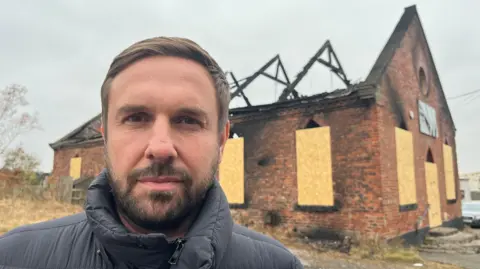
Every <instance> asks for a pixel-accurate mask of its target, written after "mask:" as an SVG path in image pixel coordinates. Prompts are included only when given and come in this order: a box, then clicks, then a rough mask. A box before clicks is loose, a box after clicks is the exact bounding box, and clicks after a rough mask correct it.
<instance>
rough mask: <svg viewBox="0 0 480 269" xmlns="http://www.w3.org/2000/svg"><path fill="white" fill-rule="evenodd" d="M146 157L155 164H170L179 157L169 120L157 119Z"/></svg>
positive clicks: (153, 126)
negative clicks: (169, 162)
mask: <svg viewBox="0 0 480 269" xmlns="http://www.w3.org/2000/svg"><path fill="white" fill-rule="evenodd" d="M151 128H152V129H151V135H150V137H149V141H148V146H147V149H146V150H145V157H146V158H147V159H149V160H152V161H155V162H168V161H171V160H172V159H174V158H176V157H177V151H176V149H175V145H174V143H173V142H174V141H173V139H172V137H171V129H170V128H171V126H170V124H169V121H168V120H167V119H157V120H155V122H154V124H153V125H152V126H151Z"/></svg>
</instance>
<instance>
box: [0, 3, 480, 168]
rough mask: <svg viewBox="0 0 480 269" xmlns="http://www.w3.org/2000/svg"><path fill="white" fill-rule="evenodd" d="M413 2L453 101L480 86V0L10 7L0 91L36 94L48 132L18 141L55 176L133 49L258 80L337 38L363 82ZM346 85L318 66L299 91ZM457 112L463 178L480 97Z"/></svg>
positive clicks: (257, 99) (1, 34) (264, 82)
mask: <svg viewBox="0 0 480 269" xmlns="http://www.w3.org/2000/svg"><path fill="white" fill-rule="evenodd" d="M122 3H124V4H122ZM134 3H135V4H134ZM412 4H417V9H418V11H419V14H420V18H421V20H422V23H423V26H424V28H425V32H426V34H427V38H428V41H429V43H430V47H431V50H432V51H433V57H434V60H435V63H436V66H437V68H438V72H439V74H440V79H441V81H442V84H443V88H444V91H445V92H446V96H447V97H450V96H456V95H459V94H462V93H465V92H469V91H473V90H476V89H479V88H480V76H479V70H480V50H479V49H478V48H480V16H478V11H480V2H478V1H475V2H474V1H473V0H471V1H467V0H463V1H434V0H430V1H399V0H397V1H384V0H377V1H373V0H369V1H365V0H363V1H354V0H351V1H320V0H311V1H306V0H305V1H304V0H297V1H293V0H290V1H279V0H275V1H265V0H264V1H252V0H248V1H247V0H243V1H230V0H228V1H227V0H222V1H220V0H218V1H206V0H202V1H194V0H190V1H187V0H183V1H178V0H176V1H174V0H171V1H158V0H156V1H146V0H143V1H135V2H134V1H118V0H117V1H105V0H102V1H84V0H69V1H65V0H48V1H38V0H31V1H16V0H11V1H6V0H0V6H1V8H0V87H1V88H3V87H5V86H7V85H9V84H12V83H19V84H22V85H25V86H26V87H28V89H29V94H28V99H29V101H30V103H31V107H32V108H34V109H35V110H37V111H38V112H39V113H40V120H41V124H42V127H43V131H36V132H34V133H31V134H29V135H26V136H23V137H21V138H20V139H19V140H18V141H17V142H18V143H22V144H23V145H24V146H25V147H26V149H27V150H28V151H30V152H33V153H34V154H36V155H37V156H38V157H39V158H41V160H42V170H44V171H51V169H52V167H53V151H52V149H51V148H50V147H49V146H48V143H51V142H54V141H55V140H57V139H58V138H60V137H62V136H63V135H65V134H66V133H68V132H70V131H71V130H72V129H74V128H76V127H78V126H79V125H80V124H82V123H83V122H85V121H86V120H88V119H90V118H91V117H93V116H95V115H96V114H98V113H99V112H100V85H101V83H102V80H103V78H104V76H105V73H106V71H107V69H108V66H109V64H110V62H111V60H112V58H113V57H114V56H115V55H116V54H117V53H118V52H120V51H121V50H122V49H124V48H125V47H127V46H128V45H130V44H131V43H132V42H135V41H138V40H140V39H144V38H148V37H152V36H159V35H166V36H183V37H188V38H191V39H193V40H194V41H196V42H198V43H199V44H200V45H202V46H203V47H205V48H206V49H207V50H208V51H209V52H210V53H211V54H212V55H213V56H214V57H215V58H216V59H218V61H219V63H220V64H221V66H222V67H223V68H224V69H227V70H232V71H234V73H235V75H236V76H237V77H244V76H248V75H250V74H251V73H253V72H254V71H255V70H256V69H258V68H259V67H260V66H261V65H263V64H264V63H266V62H267V61H268V60H269V59H271V58H272V57H273V56H275V55H276V54H277V53H278V54H280V55H281V58H282V60H283V62H284V64H285V65H286V69H287V73H288V75H289V77H290V78H291V79H293V78H294V76H295V75H296V74H297V72H299V71H300V70H301V68H302V66H303V65H304V64H305V63H306V61H307V60H308V59H309V58H310V57H311V56H313V54H314V53H315V52H316V51H317V50H318V49H319V48H320V46H321V45H322V44H323V43H324V42H325V40H327V39H329V40H330V41H331V42H332V45H333V47H334V49H335V51H336V53H337V55H338V57H339V59H340V62H341V63H342V65H343V67H344V69H345V72H346V73H347V76H348V77H349V79H351V80H353V81H356V80H360V79H364V78H365V77H366V76H367V74H368V72H369V71H370V68H371V67H372V65H373V63H374V61H375V60H376V58H377V56H378V54H379V53H380V51H381V49H382V48H383V46H384V45H385V42H386V41H387V39H388V37H389V36H390V34H391V33H392V31H393V29H394V27H395V25H396V23H397V22H398V20H399V18H400V16H401V15H402V13H403V11H404V8H405V7H407V6H410V5H412ZM338 87H342V84H341V82H340V81H339V80H338V79H337V78H336V77H333V79H332V76H331V75H330V73H329V72H328V71H327V69H325V68H323V67H322V66H320V65H316V66H315V67H314V68H312V69H311V71H310V72H309V75H308V76H307V77H306V78H305V79H304V80H303V81H302V82H301V83H300V85H299V87H298V89H299V91H301V92H302V93H303V94H314V93H320V92H324V91H329V90H331V89H335V88H338ZM280 90H282V88H281V87H280V86H277V87H276V86H275V84H274V83H273V82H272V81H270V80H268V79H266V78H263V79H259V80H258V82H255V83H253V84H252V86H251V87H249V88H247V90H246V94H247V95H248V96H249V97H250V100H251V101H252V103H254V104H261V103H267V102H271V101H273V100H274V98H275V96H276V94H277V95H278V94H279V91H280ZM234 104H235V105H241V103H239V102H237V101H235V102H234ZM449 105H450V110H451V112H452V114H453V118H454V120H455V123H456V126H457V129H458V131H457V137H456V139H457V147H458V148H457V154H458V158H459V168H460V172H474V171H480V165H479V164H480V158H479V157H478V156H479V155H478V152H480V143H479V142H478V138H479V137H480V120H478V117H477V115H478V114H480V93H478V94H477V95H472V96H469V98H459V99H454V100H451V101H449Z"/></svg>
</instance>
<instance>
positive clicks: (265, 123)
mask: <svg viewBox="0 0 480 269" xmlns="http://www.w3.org/2000/svg"><path fill="white" fill-rule="evenodd" d="M317 109H318V108H317ZM307 114H309V113H307ZM267 117H269V118H268V119H258V120H252V119H249V120H248V121H244V122H242V121H241V120H234V121H233V122H234V123H235V125H234V128H235V130H237V131H238V130H240V133H241V134H242V135H243V136H244V139H245V140H244V141H245V158H246V161H245V170H246V171H245V177H246V200H247V201H248V208H247V209H239V210H238V211H239V212H238V213H240V214H242V215H244V218H245V217H246V218H247V219H248V220H249V221H250V222H252V223H257V224H262V223H263V219H264V214H265V213H266V212H267V211H269V210H275V211H278V212H279V213H280V214H281V217H282V220H283V225H284V226H287V227H288V228H289V229H294V228H297V229H299V230H303V229H316V228H330V229H333V230H357V231H364V232H365V233H370V234H373V233H376V232H383V231H384V230H385V227H384V223H385V220H384V217H383V214H382V212H381V210H382V206H381V205H382V204H381V200H382V198H381V197H382V186H381V182H380V155H379V149H380V145H379V136H378V132H377V130H378V127H377V115H376V110H375V109H374V107H366V106H364V107H357V108H348V109H342V110H335V111H330V112H324V113H323V114H322V113H316V114H315V116H314V119H316V120H317V122H319V123H320V124H321V125H328V126H330V128H331V141H332V161H333V163H332V164H333V180H334V192H335V199H336V200H337V201H338V202H339V204H340V210H339V211H338V212H306V211H300V210H298V209H295V205H296V202H297V179H296V158H295V156H296V149H295V130H297V129H301V128H303V127H304V125H305V124H306V123H307V121H308V119H310V118H311V116H310V115H309V116H307V115H305V112H300V109H294V110H290V111H288V112H283V113H282V115H270V116H267ZM266 156H271V157H273V158H274V159H275V161H274V163H273V164H271V165H268V166H260V165H258V162H259V160H261V159H262V158H264V157H266Z"/></svg>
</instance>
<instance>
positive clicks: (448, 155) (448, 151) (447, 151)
mask: <svg viewBox="0 0 480 269" xmlns="http://www.w3.org/2000/svg"><path fill="white" fill-rule="evenodd" d="M443 163H444V165H445V187H446V192H447V200H455V199H457V194H456V189H455V177H454V173H453V155H452V147H450V146H449V145H443Z"/></svg>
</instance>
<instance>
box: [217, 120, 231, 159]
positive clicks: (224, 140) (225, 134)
mask: <svg viewBox="0 0 480 269" xmlns="http://www.w3.org/2000/svg"><path fill="white" fill-rule="evenodd" d="M229 136H230V121H227V123H226V124H225V127H224V128H223V131H222V132H221V133H220V143H219V144H220V146H219V147H218V151H219V152H218V157H219V158H218V161H219V162H220V161H221V160H222V156H223V150H224V149H225V144H226V143H227V140H228V138H229Z"/></svg>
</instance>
